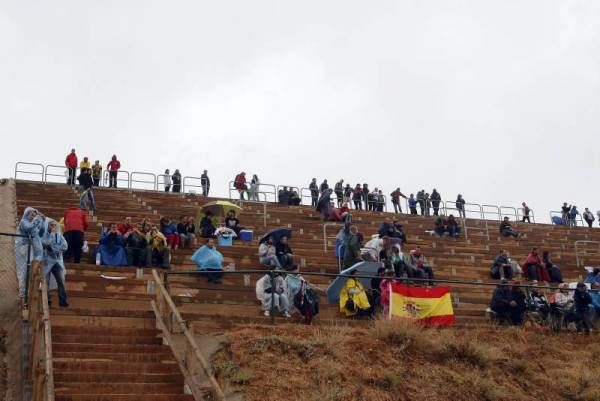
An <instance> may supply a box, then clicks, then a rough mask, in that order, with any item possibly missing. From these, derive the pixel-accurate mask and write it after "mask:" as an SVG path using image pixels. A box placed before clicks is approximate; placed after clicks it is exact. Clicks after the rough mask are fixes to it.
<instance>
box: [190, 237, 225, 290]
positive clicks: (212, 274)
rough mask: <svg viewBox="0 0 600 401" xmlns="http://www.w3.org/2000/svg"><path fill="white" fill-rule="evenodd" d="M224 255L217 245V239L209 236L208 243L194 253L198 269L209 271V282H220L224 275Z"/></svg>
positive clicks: (193, 257)
mask: <svg viewBox="0 0 600 401" xmlns="http://www.w3.org/2000/svg"><path fill="white" fill-rule="evenodd" d="M223 259H224V258H223V255H222V254H221V252H219V251H218V250H217V248H216V247H215V240H214V239H212V238H209V239H207V240H206V244H205V245H203V246H202V247H200V248H199V249H198V250H197V251H196V252H194V254H193V255H192V260H193V261H194V263H196V270H198V271H204V272H207V274H206V277H207V279H208V282H209V283H215V284H220V283H221V278H222V277H223Z"/></svg>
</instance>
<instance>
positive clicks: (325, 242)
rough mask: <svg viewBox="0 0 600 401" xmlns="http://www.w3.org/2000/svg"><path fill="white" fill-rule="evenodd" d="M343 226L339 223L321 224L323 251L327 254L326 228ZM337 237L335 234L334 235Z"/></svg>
mask: <svg viewBox="0 0 600 401" xmlns="http://www.w3.org/2000/svg"><path fill="white" fill-rule="evenodd" d="M340 226H343V224H340V223H333V222H331V223H323V251H325V252H327V227H337V228H339V227H340ZM336 235H337V233H336Z"/></svg>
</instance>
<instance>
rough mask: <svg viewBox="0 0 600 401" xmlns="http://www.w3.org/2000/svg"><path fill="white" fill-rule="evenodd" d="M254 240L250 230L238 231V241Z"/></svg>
mask: <svg viewBox="0 0 600 401" xmlns="http://www.w3.org/2000/svg"><path fill="white" fill-rule="evenodd" d="M252 238H254V231H252V230H241V231H240V241H252Z"/></svg>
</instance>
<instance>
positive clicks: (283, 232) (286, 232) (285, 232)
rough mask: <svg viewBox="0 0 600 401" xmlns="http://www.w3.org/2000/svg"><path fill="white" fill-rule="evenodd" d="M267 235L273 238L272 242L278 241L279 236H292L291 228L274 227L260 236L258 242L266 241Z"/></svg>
mask: <svg viewBox="0 0 600 401" xmlns="http://www.w3.org/2000/svg"><path fill="white" fill-rule="evenodd" d="M269 237H272V238H273V243H274V244H275V243H277V242H279V240H280V239H281V237H288V238H292V229H291V228H287V227H280V228H274V229H272V230H270V231H267V232H266V233H265V234H264V235H263V236H262V237H260V241H259V242H258V243H259V244H262V243H263V242H266V241H267V239H268V238H269Z"/></svg>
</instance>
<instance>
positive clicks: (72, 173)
mask: <svg viewBox="0 0 600 401" xmlns="http://www.w3.org/2000/svg"><path fill="white" fill-rule="evenodd" d="M65 167H66V168H67V169H68V170H69V176H68V178H67V185H75V177H76V176H77V155H76V154H75V149H71V153H69V154H68V155H67V158H66V159H65Z"/></svg>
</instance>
